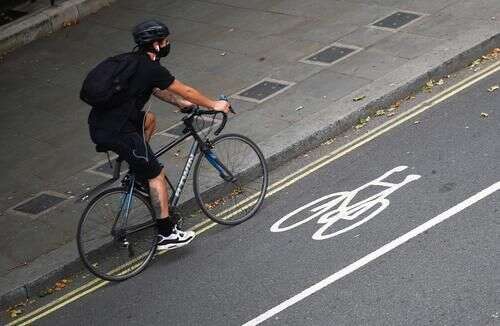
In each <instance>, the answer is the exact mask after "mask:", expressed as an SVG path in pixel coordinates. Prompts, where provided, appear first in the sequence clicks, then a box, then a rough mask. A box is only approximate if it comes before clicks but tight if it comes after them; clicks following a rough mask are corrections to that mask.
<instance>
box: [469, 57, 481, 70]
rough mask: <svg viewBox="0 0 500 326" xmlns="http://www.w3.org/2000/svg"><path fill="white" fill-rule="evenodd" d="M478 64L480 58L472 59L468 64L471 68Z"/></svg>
mask: <svg viewBox="0 0 500 326" xmlns="http://www.w3.org/2000/svg"><path fill="white" fill-rule="evenodd" d="M480 64H481V59H477V60H474V61H472V63H471V64H470V65H469V67H471V68H473V67H475V66H478V65H480Z"/></svg>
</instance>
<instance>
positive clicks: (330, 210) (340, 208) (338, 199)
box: [270, 165, 421, 240]
mask: <svg viewBox="0 0 500 326" xmlns="http://www.w3.org/2000/svg"><path fill="white" fill-rule="evenodd" d="M407 168H408V167H407V166H404V165H402V166H397V167H395V168H393V169H391V170H389V171H388V172H386V173H384V174H383V175H382V176H380V177H378V178H376V179H375V180H373V181H370V182H368V183H366V184H364V185H362V186H361V187H358V188H356V189H354V190H352V191H342V192H335V193H332V194H329V195H326V196H322V197H320V198H318V199H316V200H313V201H312V202H310V203H308V204H306V205H303V206H301V207H299V208H297V209H295V210H294V211H292V212H291V213H288V214H287V215H285V216H283V217H282V218H280V219H279V220H278V221H276V222H275V223H274V224H273V225H272V226H271V228H270V231H271V232H286V231H289V230H291V229H294V228H296V227H298V226H301V225H302V224H305V223H307V222H309V221H312V220H314V219H315V218H318V220H317V224H322V226H321V227H320V228H319V230H317V231H316V232H315V233H314V234H313V235H312V239H313V240H325V239H330V238H333V237H336V236H337V235H340V234H342V233H345V232H347V231H350V230H352V229H354V228H356V227H358V226H360V225H362V224H364V223H366V222H368V221H369V220H371V219H372V218H373V217H375V216H376V215H378V214H379V213H380V212H382V211H383V210H384V209H386V208H387V207H388V206H389V204H390V201H389V199H387V198H386V197H387V196H389V195H390V194H392V193H393V192H395V191H396V190H398V189H400V188H401V187H403V186H405V185H406V184H408V183H410V182H412V181H415V180H418V179H420V178H421V176H420V175H416V174H409V175H407V176H406V177H405V178H404V180H403V181H402V182H400V183H392V182H388V181H384V179H386V178H387V177H389V176H391V175H393V174H394V173H397V172H402V171H404V170H406V169H407ZM369 187H385V189H384V190H382V191H380V192H379V193H377V194H375V195H372V196H370V197H368V198H365V199H363V200H360V201H358V202H355V203H353V204H351V201H352V200H353V199H354V198H355V197H356V196H357V195H358V193H359V192H360V191H363V190H365V189H367V188H369ZM332 198H333V199H332ZM327 200H328V201H327ZM317 204H319V205H317ZM315 205H317V206H315ZM376 206H378V207H377V208H376V209H375V210H373V211H371V212H370V210H371V209H372V208H374V207H376ZM311 207H312V208H311ZM310 208H311V209H310ZM304 211H305V214H304V215H308V213H312V215H310V216H306V217H305V218H302V216H301V213H302V212H304ZM366 212H370V213H369V214H368V216H366V217H364V218H362V219H361V220H359V221H355V222H354V223H353V224H351V225H349V226H347V227H344V228H342V229H340V230H337V231H335V230H333V231H332V230H331V229H332V226H333V225H334V224H335V223H336V222H338V221H339V220H346V221H354V220H355V219H356V218H357V217H359V216H362V215H363V214H364V213H366ZM297 214H298V215H299V216H300V218H299V221H298V222H295V223H293V224H291V225H285V226H282V224H284V223H285V222H287V220H289V219H290V218H291V217H295V216H296V215H297ZM301 218H302V219H301ZM328 232H330V233H328ZM325 233H327V234H325Z"/></svg>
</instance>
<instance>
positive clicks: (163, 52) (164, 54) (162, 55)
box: [158, 43, 170, 58]
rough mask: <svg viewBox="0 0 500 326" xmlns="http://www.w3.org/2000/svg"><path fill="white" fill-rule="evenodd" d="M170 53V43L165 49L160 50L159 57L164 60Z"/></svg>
mask: <svg viewBox="0 0 500 326" xmlns="http://www.w3.org/2000/svg"><path fill="white" fill-rule="evenodd" d="M169 53H170V43H168V44H167V45H166V46H165V47H163V48H160V51H158V57H159V58H164V57H166V56H167V55H168V54H169Z"/></svg>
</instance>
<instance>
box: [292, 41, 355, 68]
mask: <svg viewBox="0 0 500 326" xmlns="http://www.w3.org/2000/svg"><path fill="white" fill-rule="evenodd" d="M361 50H362V49H361V48H359V47H357V46H352V45H342V44H333V45H330V46H328V47H326V48H323V49H321V50H320V51H318V52H316V53H314V54H312V55H309V56H307V57H306V58H304V59H302V60H300V61H301V62H304V63H310V64H316V65H323V66H330V65H332V64H334V63H336V62H338V61H340V60H343V59H345V58H347V57H349V56H351V55H353V54H355V53H357V52H359V51H361Z"/></svg>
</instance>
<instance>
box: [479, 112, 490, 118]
mask: <svg viewBox="0 0 500 326" xmlns="http://www.w3.org/2000/svg"><path fill="white" fill-rule="evenodd" d="M488 115H489V114H488V113H486V112H481V118H487V117H488Z"/></svg>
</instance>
